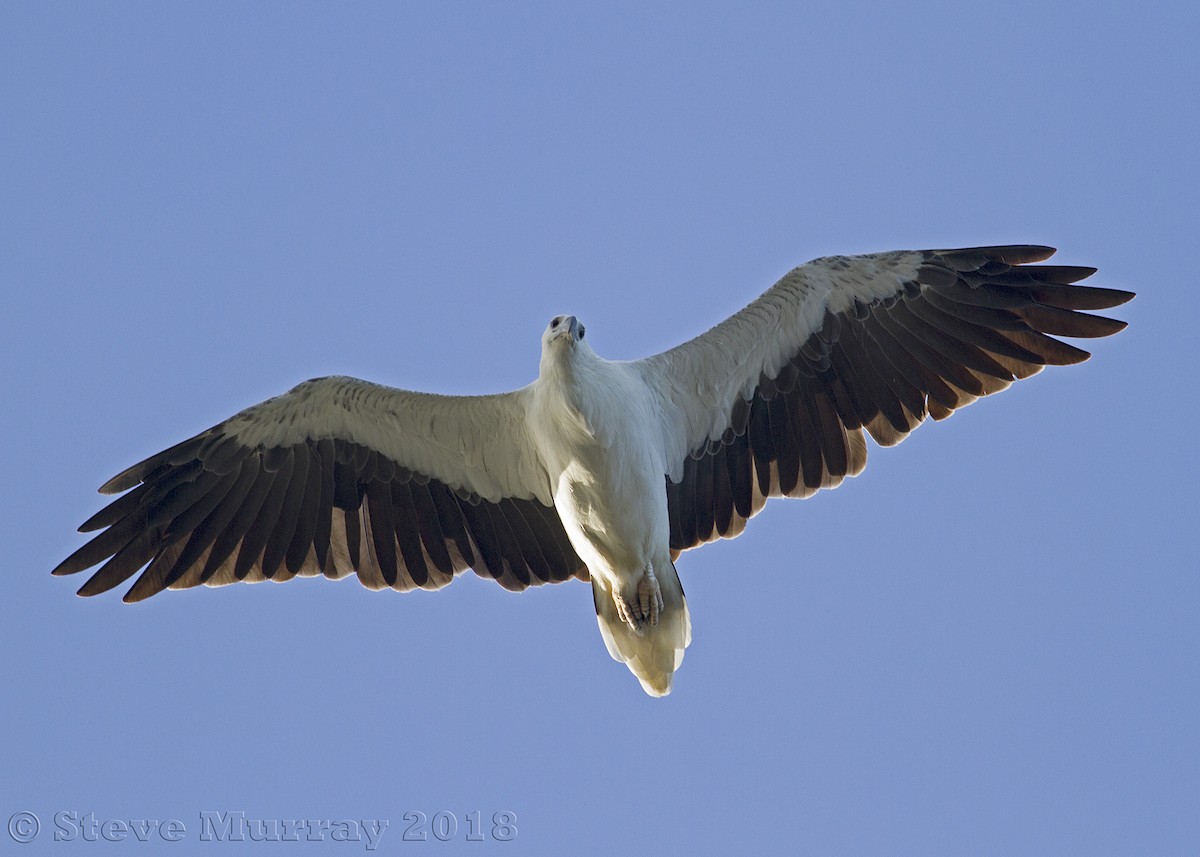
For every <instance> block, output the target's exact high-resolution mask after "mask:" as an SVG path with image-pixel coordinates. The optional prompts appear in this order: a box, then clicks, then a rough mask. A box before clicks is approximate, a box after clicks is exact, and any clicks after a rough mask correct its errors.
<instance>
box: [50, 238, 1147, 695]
mask: <svg viewBox="0 0 1200 857" xmlns="http://www.w3.org/2000/svg"><path fill="white" fill-rule="evenodd" d="M1053 253H1054V250H1053V248H1050V247H1041V246H1025V245H1021V246H999V247H972V248H965V249H957V250H924V251H898V252H888V253H874V254H868V255H861V256H830V257H825V258H822V259H816V260H814V261H812V262H809V263H807V264H805V265H801V266H800V267H798V268H795V269H794V270H792V271H791V272H790V273H788V274H787V275H786V276H785V277H784V278H783V279H782V280H780V281H779V282H778V283H776V284H775V285H774V286H773V287H772V288H770V289H768V290H767V291H766V292H765V293H763V294H762V295H761V296H760V297H759V298H758V299H757V300H755V301H754V302H753V303H751V304H750V305H749V306H747V307H746V308H745V309H743V310H741V311H740V312H738V313H737V314H735V315H733V316H732V317H730V318H728V319H726V320H725V321H724V322H722V323H721V324H719V325H717V326H716V327H714V328H712V329H711V330H709V331H708V332H707V333H704V334H701V335H700V336H697V337H696V338H694V339H692V340H690V341H689V342H685V343H684V344H682V345H679V346H677V347H676V348H673V349H671V350H669V351H665V352H663V353H662V354H657V355H654V356H653V357H647V358H645V359H642V360H634V361H610V360H605V359H604V358H603V357H600V356H599V355H597V354H596V353H595V352H594V351H592V349H591V347H590V345H589V344H588V343H587V341H586V340H585V338H584V333H585V329H584V325H583V323H582V322H580V321H579V320H578V319H577V318H575V317H574V316H570V315H560V316H557V317H555V318H554V319H553V320H552V321H551V322H550V324H549V326H548V327H547V328H546V330H545V332H544V333H543V334H542V354H541V362H540V365H539V367H538V376H537V378H536V379H535V380H534V381H533V382H532V383H531V384H529V385H528V386H526V387H523V388H521V389H519V390H515V391H513V392H509V393H502V394H498V395H488V396H440V395H434V394H429V393H418V392H412V391H409V390H399V389H394V388H391V387H385V386H380V385H378V384H372V383H369V382H367V381H360V380H357V379H354V378H345V377H328V378H317V379H314V380H311V381H306V382H304V383H303V384H300V385H299V386H297V387H295V388H293V389H292V390H289V391H288V392H287V393H284V394H283V395H281V396H277V397H275V398H273V399H268V400H267V401H265V402H262V403H260V404H257V405H254V406H253V407H250V408H247V409H246V410H244V411H242V412H241V413H238V414H235V415H234V416H232V417H230V418H229V419H227V420H224V421H223V422H220V423H218V424H217V425H215V426H213V427H212V428H210V429H208V430H206V431H203V432H201V433H200V434H198V435H196V436H195V437H192V438H190V439H188V440H185V441H183V442H182V443H179V444H176V445H175V446H172V447H171V448H169V449H166V450H164V451H162V452H160V453H158V454H157V455H153V456H151V457H150V458H147V459H146V460H145V461H143V462H141V463H140V464H135V465H134V466H133V467H130V468H129V469H128V470H125V471H123V472H122V473H120V474H118V475H117V476H115V477H113V478H112V479H110V480H109V481H108V482H106V483H105V484H104V485H103V486H101V488H100V491H101V492H102V493H104V494H121V496H120V497H118V498H117V499H116V500H114V501H113V502H112V503H110V504H109V505H108V506H106V507H105V508H104V509H102V510H101V511H99V512H97V513H96V514H95V515H94V516H92V517H91V518H90V519H89V520H88V521H86V522H85V523H84V524H83V525H82V526H81V527H80V528H79V529H80V532H93V531H96V530H102V532H100V533H99V534H98V535H96V536H95V537H94V538H93V539H92V540H91V541H89V542H87V543H86V544H85V545H83V546H82V547H80V548H79V549H78V550H77V551H75V552H74V553H73V554H71V556H70V557H68V558H67V559H65V560H64V561H63V562H62V563H61V564H60V565H59V566H58V567H57V568H56V569H55V570H54V574H58V575H63V574H74V573H76V572H80V571H83V570H85V569H88V568H91V567H93V566H95V565H97V564H100V563H103V565H101V566H100V568H99V569H98V570H97V571H96V572H95V573H94V574H92V576H91V577H90V578H89V579H88V581H87V582H86V583H85V584H84V585H83V587H82V588H81V589H80V590H79V594H80V595H96V594H98V593H101V592H105V591H106V590H109V589H112V588H113V587H115V586H118V585H120V584H121V583H123V582H124V581H126V580H128V579H129V578H130V577H132V576H133V575H135V574H137V572H138V571H139V570H140V571H141V575H140V576H139V577H138V578H137V580H136V581H135V582H134V584H133V586H132V587H130V589H129V590H128V591H127V592H126V593H125V597H124V600H125V601H127V602H134V601H141V600H142V599H144V598H148V597H149V596H151V595H154V594H155V593H158V592H161V591H162V590H164V589H168V588H170V589H186V588H189V587H193V586H197V585H199V584H204V585H207V586H223V585H225V584H229V583H237V582H239V581H245V582H251V583H253V582H258V581H263V580H274V581H285V580H290V579H292V578H293V577H296V576H298V575H299V576H304V577H315V576H319V575H323V576H325V577H330V578H335V579H337V578H342V577H347V576H349V575H351V574H354V575H356V576H357V577H358V579H359V581H360V582H361V583H362V584H363V585H364V586H366V587H368V588H370V589H384V588H391V589H396V590H401V591H403V590H408V589H413V588H417V587H420V588H422V589H438V588H440V587H442V586H445V585H446V584H448V583H449V582H450V581H451V580H453V579H454V577H455V575H457V574H458V573H460V572H462V571H465V570H466V569H468V568H470V569H472V570H474V572H475V573H476V574H477V575H479V576H480V577H484V578H491V579H494V580H495V581H496V582H497V583H499V584H500V585H501V586H503V587H505V588H506V589H510V590H514V591H520V590H523V589H526V588H527V587H530V586H536V585H539V584H543V583H558V582H561V581H565V580H570V579H571V578H577V579H579V580H583V581H588V582H590V583H591V586H592V596H593V601H594V603H595V609H596V616H597V619H598V622H599V625H600V632H601V635H602V636H603V638H604V643H605V645H606V647H607V648H608V651H609V654H611V655H612V657H613V658H614V659H616V660H618V661H622V662H624V663H625V664H626V665H627V666H628V667H629V669H630V670H631V671H632V672H633V674H634V675H635V676H636V677H637V678H638V680H639V681H640V682H641V685H642V687H643V688H644V689H645V691H646V692H647V693H649V694H651V695H652V696H663V695H665V694H667V693H669V692H670V690H671V682H672V678H673V676H674V673H675V670H676V669H678V667H679V665H680V663H681V662H682V660H683V654H684V650H685V649H686V648H687V646H688V644H689V643H690V642H691V634H692V631H691V621H690V619H689V617H688V607H687V601H686V600H685V598H684V594H683V587H682V586H681V584H680V581H679V575H678V574H677V573H676V570H675V561H676V559H678V557H679V555H680V554H681V553H682V552H683V551H685V550H689V549H691V548H694V547H698V546H699V545H702V544H704V543H706V542H710V541H713V540H715V539H718V538H733V537H735V536H737V535H739V534H740V533H741V532H742V531H743V529H744V528H745V526H746V522H747V521H748V520H749V519H750V518H752V517H753V516H754V515H755V514H757V513H758V512H759V511H760V510H761V509H762V508H763V506H764V505H765V503H766V501H767V499H768V498H771V497H809V496H811V495H813V494H815V493H816V492H817V491H819V490H821V489H822V488H833V487H836V486H837V485H839V484H840V483H841V482H842V480H843V479H845V478H846V477H847V476H856V475H858V473H860V472H861V471H862V469H863V467H864V466H865V465H866V460H867V444H866V437H865V435H867V434H869V435H870V436H871V437H872V439H874V441H875V442H876V443H877V444H878V445H880V446H892V445H894V444H897V443H899V442H900V441H901V440H903V439H904V438H905V437H907V436H908V433H909V432H911V431H912V430H913V429H915V428H916V427H917V426H918V425H919V424H920V423H921V422H922V421H924V419H925V418H926V417H927V416H930V417H933V418H934V419H935V420H940V419H944V418H946V417H948V416H949V415H950V414H951V413H953V412H954V411H955V410H957V409H958V408H961V407H963V406H964V405H968V404H970V403H971V402H974V401H975V400H976V399H977V398H979V397H980V396H986V395H989V394H991V393H995V392H998V391H1000V390H1003V389H1005V388H1006V387H1008V386H1009V384H1011V383H1012V382H1013V381H1014V380H1016V379H1020V378H1026V377H1028V376H1030V375H1033V374H1035V373H1037V372H1038V371H1040V370H1041V368H1042V367H1043V366H1044V365H1064V364H1071V363H1079V362H1082V361H1083V360H1086V359H1087V358H1088V356H1089V355H1088V352H1086V351H1083V350H1080V349H1079V348H1076V347H1075V346H1074V345H1070V344H1067V343H1065V342H1062V341H1061V340H1059V339H1056V338H1055V337H1057V336H1065V337H1100V336H1108V335H1110V334H1113V333H1116V332H1117V331H1119V330H1121V329H1122V328H1124V327H1125V323H1124V322H1121V321H1117V320H1115V319H1111V318H1107V317H1104V316H1100V315H1093V314H1089V313H1086V312H1081V310H1102V309H1107V308H1110V307H1114V306H1117V305H1119V304H1122V303H1124V302H1125V301H1127V300H1129V299H1130V298H1132V297H1133V294H1132V293H1131V292H1126V291H1120V290H1117V289H1107V288H1093V287H1086V286H1079V285H1074V284H1075V283H1076V282H1078V281H1079V280H1082V279H1083V278H1085V277H1088V276H1090V275H1091V274H1093V273H1094V272H1095V269H1094V268H1085V267H1077V266H1067V265H1035V264H1031V263H1036V262H1042V261H1044V260H1045V259H1047V258H1049V257H1050V256H1051V255H1052V254H1053ZM122 492H124V493H122Z"/></svg>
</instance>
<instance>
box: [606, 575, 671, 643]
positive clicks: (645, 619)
mask: <svg viewBox="0 0 1200 857" xmlns="http://www.w3.org/2000/svg"><path fill="white" fill-rule="evenodd" d="M613 601H614V602H615V603H616V605H617V615H618V616H620V617H621V621H622V622H624V623H625V624H627V625H629V627H631V628H633V629H634V630H635V631H636V630H638V629H639V628H640V627H642V626H643V625H645V624H647V623H649V624H651V625H657V624H658V616H659V614H660V613H661V612H662V609H663V597H662V589H661V588H660V587H659V585H658V578H656V577H655V576H654V570H653V569H651V568H647V569H646V570H645V571H644V572H642V577H641V579H640V580H639V581H638V584H637V590H636V592H635V593H634V597H633V598H632V599H628V598H625V597H624V596H622V595H620V594H619V593H616V592H614V593H613Z"/></svg>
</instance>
